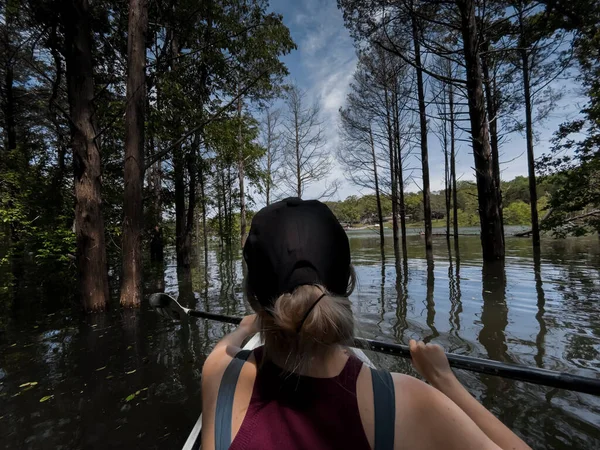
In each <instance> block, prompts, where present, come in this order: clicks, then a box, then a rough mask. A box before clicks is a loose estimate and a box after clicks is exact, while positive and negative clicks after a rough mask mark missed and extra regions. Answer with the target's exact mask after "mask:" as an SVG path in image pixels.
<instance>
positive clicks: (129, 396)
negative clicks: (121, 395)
mask: <svg viewBox="0 0 600 450" xmlns="http://www.w3.org/2000/svg"><path fill="white" fill-rule="evenodd" d="M134 398H135V394H129V395H128V396H127V397H125V401H126V402H130V401H131V400H133V399H134Z"/></svg>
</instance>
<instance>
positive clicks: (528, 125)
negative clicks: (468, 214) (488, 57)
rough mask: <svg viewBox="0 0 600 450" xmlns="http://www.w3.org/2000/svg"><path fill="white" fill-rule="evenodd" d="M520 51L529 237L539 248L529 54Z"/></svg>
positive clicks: (535, 247)
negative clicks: (529, 209) (527, 177)
mask: <svg viewBox="0 0 600 450" xmlns="http://www.w3.org/2000/svg"><path fill="white" fill-rule="evenodd" d="M520 53H521V63H522V65H523V94H524V96H525V99H524V100H525V130H526V131H525V132H526V135H527V168H528V170H529V197H530V202H529V204H530V206H531V237H532V239H533V248H534V249H539V248H540V224H539V218H538V210H537V185H536V180H535V155H534V153H533V118H532V112H531V107H532V99H531V85H530V83H531V82H530V80H529V55H528V54H527V50H526V49H523V50H521V51H520Z"/></svg>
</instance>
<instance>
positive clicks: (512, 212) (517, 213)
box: [504, 200, 531, 225]
mask: <svg viewBox="0 0 600 450" xmlns="http://www.w3.org/2000/svg"><path fill="white" fill-rule="evenodd" d="M530 222H531V207H530V206H529V205H528V204H527V203H525V202H523V201H521V200H517V201H515V202H512V203H511V204H510V205H508V207H506V208H504V224H505V225H524V224H529V223H530Z"/></svg>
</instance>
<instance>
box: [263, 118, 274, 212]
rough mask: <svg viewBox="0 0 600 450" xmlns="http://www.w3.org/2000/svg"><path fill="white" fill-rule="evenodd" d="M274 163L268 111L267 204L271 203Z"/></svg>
mask: <svg viewBox="0 0 600 450" xmlns="http://www.w3.org/2000/svg"><path fill="white" fill-rule="evenodd" d="M272 164H273V157H272V155H271V115H270V114H269V112H267V180H266V183H265V184H266V186H265V190H266V194H267V206H269V205H270V204H271V176H272V175H271V165H272Z"/></svg>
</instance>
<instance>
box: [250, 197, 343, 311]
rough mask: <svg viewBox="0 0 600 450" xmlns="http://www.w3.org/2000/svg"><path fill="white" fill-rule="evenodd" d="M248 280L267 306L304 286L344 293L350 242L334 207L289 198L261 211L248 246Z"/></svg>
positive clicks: (251, 227)
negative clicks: (332, 208) (310, 285)
mask: <svg viewBox="0 0 600 450" xmlns="http://www.w3.org/2000/svg"><path fill="white" fill-rule="evenodd" d="M244 259H245V261H246V263H247V265H248V274H247V283H248V286H249V288H250V290H251V291H252V293H253V294H254V295H255V296H256V299H257V300H258V302H259V303H260V304H261V305H262V306H263V307H264V308H270V307H272V306H273V305H274V303H275V300H276V299H277V298H279V296H280V295H282V294H285V293H290V292H292V291H293V290H294V289H295V288H297V287H298V286H301V285H305V284H321V285H323V286H324V287H325V288H326V289H327V290H328V291H329V292H331V293H333V294H336V295H340V296H344V295H346V293H347V292H346V291H347V289H348V281H349V279H350V270H351V268H350V244H349V242H348V236H346V232H345V231H344V229H343V228H342V226H341V225H340V223H339V222H338V220H337V218H336V217H335V215H334V214H333V213H332V212H331V210H330V209H329V207H327V205H325V204H324V203H321V202H320V201H318V200H301V199H299V198H296V197H290V198H287V199H285V200H282V201H279V202H277V203H273V204H272V205H269V206H267V207H265V208H263V209H261V210H260V211H259V212H258V213H257V214H256V215H255V216H254V218H253V219H252V225H251V226H250V233H249V235H248V239H247V240H246V244H245V245H244Z"/></svg>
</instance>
